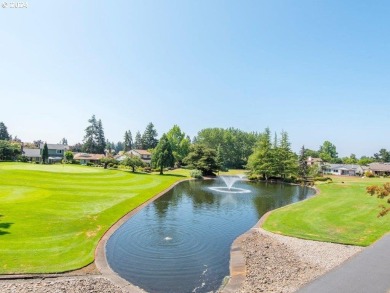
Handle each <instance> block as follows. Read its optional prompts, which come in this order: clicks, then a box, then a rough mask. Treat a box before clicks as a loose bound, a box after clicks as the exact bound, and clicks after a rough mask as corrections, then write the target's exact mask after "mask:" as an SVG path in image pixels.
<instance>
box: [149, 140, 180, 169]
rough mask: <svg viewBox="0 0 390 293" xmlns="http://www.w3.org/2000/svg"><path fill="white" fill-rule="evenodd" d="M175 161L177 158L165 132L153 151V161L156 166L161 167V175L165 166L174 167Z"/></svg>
mask: <svg viewBox="0 0 390 293" xmlns="http://www.w3.org/2000/svg"><path fill="white" fill-rule="evenodd" d="M174 162H175V158H174V156H173V152H172V147H171V143H170V142H169V140H168V137H167V135H166V134H165V133H164V134H163V135H162V136H161V138H160V141H159V142H158V144H157V146H156V148H155V149H154V151H153V154H152V162H151V163H152V165H153V166H154V167H155V168H159V169H160V175H162V174H163V170H164V168H165V167H173V164H174Z"/></svg>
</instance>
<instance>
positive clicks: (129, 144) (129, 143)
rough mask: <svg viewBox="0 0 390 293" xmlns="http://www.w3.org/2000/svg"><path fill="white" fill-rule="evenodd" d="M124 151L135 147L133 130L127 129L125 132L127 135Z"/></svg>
mask: <svg viewBox="0 0 390 293" xmlns="http://www.w3.org/2000/svg"><path fill="white" fill-rule="evenodd" d="M123 145H124V151H125V152H128V151H130V150H132V149H133V137H132V135H131V131H130V130H129V131H126V132H125V137H124V144H123Z"/></svg>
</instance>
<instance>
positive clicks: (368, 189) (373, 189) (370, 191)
mask: <svg viewBox="0 0 390 293" xmlns="http://www.w3.org/2000/svg"><path fill="white" fill-rule="evenodd" d="M377 189H378V186H376V185H371V186H367V187H366V192H367V193H368V194H369V195H371V196H373V195H374V194H375V193H376V190H377Z"/></svg>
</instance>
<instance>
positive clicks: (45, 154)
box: [42, 142, 49, 164]
mask: <svg viewBox="0 0 390 293" xmlns="http://www.w3.org/2000/svg"><path fill="white" fill-rule="evenodd" d="M48 158H49V149H48V148H47V143H46V142H45V144H44V145H43V150H42V162H43V163H44V164H46V163H47V160H48Z"/></svg>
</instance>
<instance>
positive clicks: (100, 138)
mask: <svg viewBox="0 0 390 293" xmlns="http://www.w3.org/2000/svg"><path fill="white" fill-rule="evenodd" d="M96 146H97V148H96V153H98V154H104V151H105V149H106V139H105V137H104V129H103V124H102V120H100V119H99V121H98V124H97V129H96Z"/></svg>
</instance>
